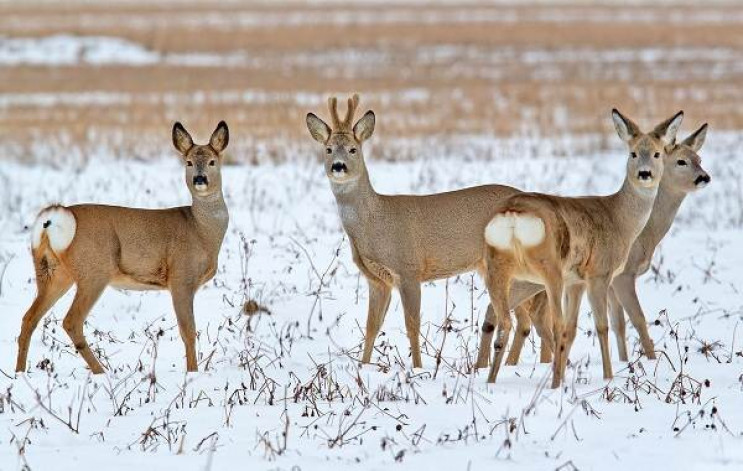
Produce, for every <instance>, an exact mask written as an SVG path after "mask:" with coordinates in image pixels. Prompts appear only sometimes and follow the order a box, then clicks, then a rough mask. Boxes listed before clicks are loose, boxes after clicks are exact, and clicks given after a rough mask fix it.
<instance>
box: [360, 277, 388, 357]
mask: <svg viewBox="0 0 743 471" xmlns="http://www.w3.org/2000/svg"><path fill="white" fill-rule="evenodd" d="M367 281H368V282H369V312H368V314H367V316H366V334H365V335H364V353H363V355H362V356H361V362H362V363H370V362H371V355H372V351H373V350H374V342H375V341H376V339H377V335H379V329H381V328H382V323H383V322H384V316H385V314H386V313H387V309H388V308H389V306H390V295H391V294H392V288H391V287H390V286H389V285H387V284H386V283H384V282H382V281H379V280H373V279H371V278H367Z"/></svg>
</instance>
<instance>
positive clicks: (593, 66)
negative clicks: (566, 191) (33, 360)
mask: <svg viewBox="0 0 743 471" xmlns="http://www.w3.org/2000/svg"><path fill="white" fill-rule="evenodd" d="M741 84H743V4H741V2H686V3H684V2H677V3H669V2H657V1H647V2H642V1H640V2H630V3H629V4H627V2H619V1H610V2H601V3H599V4H594V3H588V2H574V3H563V2H554V1H546V2H536V3H533V4H529V5H526V4H523V3H521V2H502V1H495V2H493V1H462V2H459V1H439V2H422V1H410V0H402V1H395V2H382V1H379V0H374V1H354V2H341V1H314V2H309V3H298V2H287V1H265V2H236V1H219V2H216V1H214V2H211V1H210V2H194V1H168V2H153V1H140V0H132V1H114V2H109V1H64V2H50V1H46V2H38V1H24V2H2V3H0V139H1V140H2V149H3V151H2V153H0V159H15V160H21V161H53V162H56V163H62V162H70V161H79V160H83V161H84V160H87V159H89V158H91V157H109V156H112V157H117V158H118V157H120V158H135V159H148V158H151V157H153V156H159V155H168V152H169V151H170V149H169V147H168V142H169V133H170V126H171V124H172V122H173V121H174V120H176V119H178V120H182V121H184V122H185V123H186V124H187V126H189V128H192V129H198V130H209V129H212V128H213V126H214V123H216V122H217V121H218V120H220V119H225V120H227V122H228V123H229V124H230V126H231V128H232V130H233V142H232V145H231V149H230V157H231V158H233V159H235V160H237V161H250V162H264V161H276V160H285V159H292V158H294V157H296V156H297V155H303V156H304V154H306V155H311V154H312V152H313V151H312V149H313V147H312V143H311V141H310V139H309V138H308V135H307V132H306V129H305V127H304V120H303V117H304V114H305V113H306V112H307V111H309V110H313V111H315V112H318V111H319V112H321V113H323V114H325V113H326V108H325V99H326V97H327V96H328V94H330V93H349V92H353V91H358V92H361V93H362V106H363V107H369V108H373V109H374V110H375V111H376V112H377V114H378V117H379V119H378V131H377V137H376V138H375V139H374V141H373V145H374V148H373V150H374V152H372V155H373V156H375V157H376V158H383V159H389V160H397V159H408V158H413V157H417V156H420V155H421V154H422V153H424V152H430V153H434V154H451V153H452V151H456V152H458V153H460V155H462V156H465V157H468V158H478V157H484V158H490V157H492V156H494V155H500V154H506V155H509V156H520V155H536V154H539V155H563V154H581V155H586V154H588V153H591V152H594V151H598V150H604V149H606V148H617V149H618V148H619V145H620V143H619V141H618V139H616V138H615V136H614V134H613V131H612V130H611V123H610V119H609V110H610V108H611V107H612V106H617V107H619V108H620V109H622V110H623V111H625V112H626V113H628V114H629V115H630V116H633V117H637V118H638V120H639V121H641V122H642V123H649V122H650V121H655V120H658V119H660V118H662V117H665V116H667V115H669V114H671V113H673V112H675V111H676V110H677V109H679V108H683V109H684V110H686V111H687V122H686V126H689V127H691V126H693V125H697V124H700V123H701V122H703V121H708V122H709V123H710V125H711V129H712V130H713V131H715V132H718V131H735V130H739V129H743V107H741V106H740V100H741V97H742V96H743V87H742V86H741ZM204 132H206V131H204ZM201 137H202V138H204V137H206V136H201Z"/></svg>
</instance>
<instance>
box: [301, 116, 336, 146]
mask: <svg viewBox="0 0 743 471" xmlns="http://www.w3.org/2000/svg"><path fill="white" fill-rule="evenodd" d="M306 121H307V129H309V130H310V134H312V138H313V139H314V140H316V141H317V142H319V143H320V144H325V143H326V142H328V139H330V126H328V125H327V124H325V121H323V120H322V119H320V118H318V117H317V116H316V115H315V113H307V118H306Z"/></svg>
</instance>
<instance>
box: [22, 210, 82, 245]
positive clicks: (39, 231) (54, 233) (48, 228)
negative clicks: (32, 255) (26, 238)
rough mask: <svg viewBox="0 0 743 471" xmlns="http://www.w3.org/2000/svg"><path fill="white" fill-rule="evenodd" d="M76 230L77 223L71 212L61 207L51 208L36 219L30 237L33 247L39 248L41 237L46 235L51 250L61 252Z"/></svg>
mask: <svg viewBox="0 0 743 471" xmlns="http://www.w3.org/2000/svg"><path fill="white" fill-rule="evenodd" d="M76 230H77V221H76V220H75V215H74V214H72V211H70V210H69V209H67V208H65V207H63V206H51V207H49V208H46V209H44V210H42V211H41V212H40V213H39V215H38V216H37V217H36V221H35V222H34V230H33V235H32V237H33V239H32V244H33V247H34V248H35V249H37V248H39V245H41V236H42V235H43V234H44V233H46V236H47V237H48V238H49V246H50V247H51V248H52V250H53V251H54V252H61V251H63V250H65V249H66V248H67V247H69V246H70V244H71V243H72V239H73V238H74V237H75V231H76Z"/></svg>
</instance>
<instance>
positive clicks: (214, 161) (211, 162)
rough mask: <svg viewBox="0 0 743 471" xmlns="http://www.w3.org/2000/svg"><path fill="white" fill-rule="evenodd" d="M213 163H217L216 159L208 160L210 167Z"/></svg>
mask: <svg viewBox="0 0 743 471" xmlns="http://www.w3.org/2000/svg"><path fill="white" fill-rule="evenodd" d="M215 165H217V161H216V160H210V161H209V166H210V167H214V166H215Z"/></svg>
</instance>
